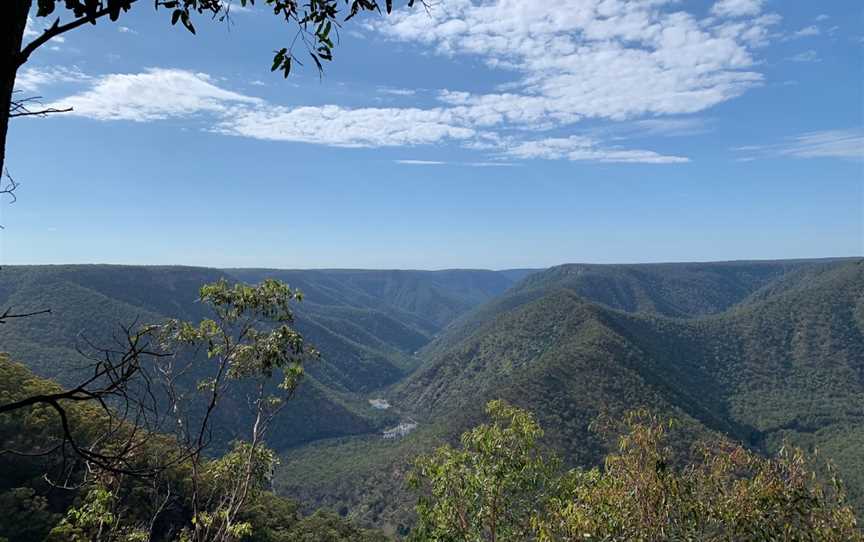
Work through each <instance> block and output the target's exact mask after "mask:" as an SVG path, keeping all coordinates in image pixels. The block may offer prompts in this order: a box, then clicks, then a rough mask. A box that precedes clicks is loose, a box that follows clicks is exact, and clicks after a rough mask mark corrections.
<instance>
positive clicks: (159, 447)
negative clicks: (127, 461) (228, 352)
mask: <svg viewBox="0 0 864 542" xmlns="http://www.w3.org/2000/svg"><path fill="white" fill-rule="evenodd" d="M59 389H60V388H59V386H57V384H56V383H54V382H51V381H50V380H46V379H42V378H39V377H37V376H35V375H34V374H33V373H32V372H31V371H29V370H28V369H27V368H26V367H25V366H24V365H22V364H20V363H16V362H14V361H12V360H10V359H9V358H8V357H7V356H5V355H3V356H0V403H7V402H10V401H14V400H16V399H21V398H23V397H27V396H28V395H32V394H35V393H51V392H54V391H57V390H59ZM66 411H67V415H68V416H69V419H70V422H71V423H72V426H73V427H74V428H75V432H76V434H77V435H84V434H87V433H93V434H99V433H100V432H101V431H102V428H101V427H99V424H100V422H101V419H102V418H101V416H100V412H99V408H98V406H96V405H94V404H86V403H79V404H75V403H69V404H68V405H67V410H66ZM59 435H60V422H59V418H58V417H57V416H56V415H54V413H53V412H52V411H51V410H50V409H47V408H43V407H34V408H30V409H26V410H23V411H17V412H14V413H6V414H0V442H2V443H3V446H4V450H3V451H4V453H2V454H0V515H2V517H3V521H0V540H3V541H6V540H8V541H14V542H42V541H44V540H49V541H51V542H66V541H69V540H91V539H95V538H91V536H92V535H93V532H95V531H93V532H91V531H90V530H89V529H88V527H90V525H89V523H92V522H94V521H95V523H94V525H97V526H99V527H104V528H102V529H101V530H102V531H104V532H103V535H104V536H103V537H99V538H98V540H139V538H133V537H131V536H130V537H129V538H123V537H122V536H120V535H119V534H118V536H117V537H114V538H111V537H109V535H108V533H107V531H108V529H109V527H110V526H111V524H112V521H113V520H112V519H107V518H114V520H117V521H118V523H122V525H124V526H127V527H135V526H138V525H141V524H145V525H146V524H148V523H149V522H150V521H151V515H153V514H154V513H157V510H158V515H155V516H153V518H155V519H153V521H155V523H154V526H153V527H152V530H151V534H152V535H153V538H152V540H153V541H154V542H156V541H163V540H174V539H175V538H174V536H175V535H176V534H177V532H178V531H179V530H180V529H181V528H182V527H184V526H185V525H188V524H189V522H190V513H191V510H190V506H189V494H188V492H189V491H191V489H190V483H189V481H188V480H187V479H186V478H185V477H187V476H188V473H187V470H186V469H185V468H183V467H182V466H180V467H178V468H176V469H174V470H172V472H171V473H170V474H168V473H166V474H165V475H164V476H163V477H162V478H160V479H159V481H160V483H161V484H170V486H171V487H172V489H173V491H172V492H169V493H166V494H165V495H160V497H163V498H164V501H162V500H160V499H149V498H148V497H149V496H150V495H151V493H150V492H152V491H153V489H152V488H151V487H149V485H150V484H152V480H149V479H146V478H145V479H140V480H138V479H135V478H127V479H125V480H123V481H122V482H121V483H120V486H119V487H121V488H122V492H121V493H119V494H118V495H112V496H111V499H110V501H111V503H110V505H109V506H108V507H106V508H104V509H102V508H99V507H95V506H93V505H94V504H95V503H97V502H99V503H100V504H104V503H105V502H106V501H105V499H102V500H101V501H100V500H98V498H97V497H94V495H100V496H107V494H105V493H98V494H97V493H92V492H88V491H87V488H86V487H76V485H75V484H71V485H70V487H67V488H62V487H58V486H59V485H61V484H62V483H63V482H64V481H67V482H68V481H74V480H77V479H78V475H79V472H78V471H80V470H83V469H84V466H83V465H82V464H79V465H76V466H73V467H71V470H70V468H69V467H68V465H67V464H64V461H66V460H68V458H65V459H64V458H63V457H62V456H61V455H60V454H37V455H32V456H25V455H19V454H15V453H9V450H16V451H17V450H40V449H45V448H46V447H47V446H49V444H51V443H52V439H55V438H56V437H58V436H59ZM168 442H169V441H168V440H167V439H166V440H164V441H163V440H160V439H154V440H152V441H150V442H149V443H148V445H147V449H146V452H145V453H146V454H150V455H152V454H158V453H160V452H162V451H165V452H166V453H167V450H168V446H169V443H168ZM59 475H65V478H58V476H59ZM49 480H50V483H49ZM115 501H116V502H115ZM160 506H161V508H160ZM97 511H98V512H99V514H95V512H97ZM88 514H89V515H88ZM85 518H86V520H85ZM240 519H241V520H242V521H244V522H248V523H249V524H250V525H251V531H252V535H251V536H250V537H248V538H245V539H246V540H249V541H250V542H282V541H284V542H288V541H296V540H308V541H309V542H313V541H314V542H338V541H343V540H344V541H346V542H347V541H351V542H355V541H361V542H372V541H383V540H384V537H383V535H381V534H380V533H375V532H372V531H368V530H366V529H362V528H359V527H358V526H356V525H353V524H351V523H349V522H347V521H345V520H343V519H341V518H339V517H338V516H336V515H335V514H333V513H329V512H326V511H319V512H316V513H314V514H311V515H304V514H303V513H301V511H300V507H299V505H298V504H297V503H296V502H294V501H291V500H289V499H285V498H282V497H279V496H276V495H274V494H273V493H270V492H266V491H265V492H261V493H258V494H256V496H255V498H254V499H252V500H251V501H250V502H249V503H248V505H246V506H245V507H244V509H243V511H242V513H241V514H240ZM102 523H105V525H104V526H103V525H102ZM46 537H47V538H46ZM76 537H78V538H76Z"/></svg>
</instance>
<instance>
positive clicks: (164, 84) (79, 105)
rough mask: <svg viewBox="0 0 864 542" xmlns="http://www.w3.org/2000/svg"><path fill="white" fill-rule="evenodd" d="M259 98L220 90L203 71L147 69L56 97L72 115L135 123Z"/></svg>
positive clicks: (257, 101)
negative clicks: (65, 96)
mask: <svg viewBox="0 0 864 542" xmlns="http://www.w3.org/2000/svg"><path fill="white" fill-rule="evenodd" d="M238 103H243V104H261V103H263V102H262V100H260V99H259V98H253V97H250V96H244V95H242V94H238V93H236V92H232V91H229V90H225V89H222V88H220V87H218V86H216V84H215V83H214V82H213V80H212V78H210V77H209V76H208V75H207V74H203V73H194V72H190V71H185V70H175V69H164V68H151V69H148V70H146V71H144V72H143V73H137V74H111V75H105V76H102V77H99V78H96V79H95V81H94V83H93V86H92V88H90V89H89V90H87V91H85V92H82V93H80V94H75V95H72V96H69V97H67V98H64V99H62V100H59V101H58V102H57V104H56V106H64V107H70V106H71V107H72V108H73V112H72V113H70V114H72V115H79V116H84V117H90V118H94V119H98V120H131V121H137V122H143V121H152V120H159V119H166V118H170V117H187V116H190V115H195V114H198V113H203V112H210V113H225V112H227V111H228V109H229V108H230V107H232V105H233V104H238Z"/></svg>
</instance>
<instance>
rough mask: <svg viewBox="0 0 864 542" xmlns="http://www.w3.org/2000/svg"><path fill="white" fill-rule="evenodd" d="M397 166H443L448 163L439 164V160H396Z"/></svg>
mask: <svg viewBox="0 0 864 542" xmlns="http://www.w3.org/2000/svg"><path fill="white" fill-rule="evenodd" d="M394 162H396V163H397V164H402V165H406V166H443V165H446V164H447V162H439V161H438V160H394Z"/></svg>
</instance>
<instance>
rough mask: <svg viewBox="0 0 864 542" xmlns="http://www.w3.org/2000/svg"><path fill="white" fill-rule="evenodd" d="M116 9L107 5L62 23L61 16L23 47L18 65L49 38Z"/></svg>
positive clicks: (90, 21) (131, 2)
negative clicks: (89, 13) (94, 11)
mask: <svg viewBox="0 0 864 542" xmlns="http://www.w3.org/2000/svg"><path fill="white" fill-rule="evenodd" d="M137 1H138V0H129V4H134V3H135V2H137ZM114 9H115V8H113V7H110V8H109V7H105V8H102V9H100V10H99V11H97V12H96V13H94V14H92V15H86V16H84V17H81V18H80V19H75V20H74V21H70V22H68V23H66V24H62V25H61V24H60V18H59V17H58V18H57V20H56V21H54V24H53V25H51V26H50V27H49V28H48V29H47V30H45V31H44V32H42V35H41V36H39V37H38V38H36V39H34V40H33V41H31V42H30V43H28V44H27V46H26V47H24V48H23V49H21V52H19V53H18V58H17V59H16V62H17V65H18V66H19V67H20V66H22V65H23V64H24V63H25V62H27V60H28V59H29V58H30V55H31V54H33V51H35V50H36V49H38V48H39V47H41V46H42V45H45V43H47V42H48V40H50V39H51V38H53V37H55V36H59V35H60V34H63V33H64V32H68V31H70V30H74V29H76V28H78V27H79V26H81V25H83V24H85V23H95V22H96V19H99V18H101V17H104V16H105V15H108V14H109V13H111V11H112V10H114Z"/></svg>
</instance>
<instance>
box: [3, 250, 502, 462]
mask: <svg viewBox="0 0 864 542" xmlns="http://www.w3.org/2000/svg"><path fill="white" fill-rule="evenodd" d="M266 277H273V278H278V279H281V280H284V281H286V282H288V283H289V285H291V286H292V287H295V288H299V289H300V290H301V291H303V292H304V294H305V300H304V302H303V303H300V304H298V305H297V308H296V309H297V326H298V328H299V329H300V330H301V331H302V332H303V333H304V335H305V336H306V338H307V340H308V341H309V342H311V343H312V344H314V345H315V346H316V347H317V348H318V349H319V350H320V351H321V352H322V353H323V355H322V359H321V360H320V361H319V362H315V363H311V364H310V366H309V368H308V374H309V377H308V379H307V382H306V383H305V385H304V386H302V387H301V390H300V392H299V394H298V396H297V398H296V400H295V402H294V404H292V408H290V409H286V411H285V413H284V415H283V416H282V418H281V423H283V424H284V427H286V428H288V427H290V430H287V429H286V430H285V431H274V433H273V438H272V441H273V442H272V443H271V445H274V446H277V447H279V448H284V447H288V446H293V445H297V444H300V443H304V442H308V441H311V440H316V439H319V438H325V437H334V436H339V435H351V434H358V433H360V434H362V433H368V432H370V431H374V430H376V429H377V428H378V427H380V426H382V425H386V424H387V423H389V421H390V418H389V417H388V416H387V413H386V412H385V413H382V412H377V411H373V410H372V409H370V408H369V405H368V404H367V402H366V400H367V399H368V397H367V394H368V393H370V392H371V391H372V390H375V389H378V388H381V387H384V386H387V385H389V384H392V383H394V382H396V381H398V380H399V379H400V378H402V377H404V376H405V375H406V374H408V373H409V372H410V371H411V370H413V368H414V367H415V365H416V363H417V359H416V358H415V356H414V352H415V351H417V350H419V349H421V348H422V347H423V346H424V345H426V344H427V343H428V342H429V341H430V340H431V339H432V338H433V337H434V336H435V335H436V334H437V333H438V332H440V330H441V329H442V328H443V327H444V326H445V325H447V324H448V323H449V322H450V321H451V320H452V319H453V318H455V317H458V316H459V315H461V314H462V313H464V312H466V311H468V310H470V309H471V308H473V307H474V306H476V305H478V304H481V303H483V302H485V301H487V300H489V299H491V298H493V297H495V296H496V295H499V294H501V293H503V292H504V291H505V290H506V289H507V288H508V287H509V286H511V285H512V280H511V279H509V278H508V277H507V276H506V275H503V274H499V273H497V272H494V271H483V270H453V271H365V270H326V271H319V270H313V271H284V270H264V269H260V270H259V269H235V270H218V269H206V268H194V267H174V266H167V267H162V266H152V267H151V266H113V265H60V266H9V267H4V268H3V269H2V270H0V306H2V307H7V306H14V307H15V310H16V311H29V310H38V309H43V308H50V309H51V311H52V312H51V314H50V315H45V316H37V317H32V318H28V319H26V320H21V321H16V322H14V323H10V324H7V325H5V326H0V350H3V351H8V352H9V353H11V354H12V356H13V357H15V358H16V359H20V360H22V361H23V362H25V363H27V364H28V366H29V367H30V368H32V369H33V370H34V371H35V372H36V373H37V374H39V375H40V376H43V377H49V378H53V379H55V380H58V381H59V382H61V383H65V384H71V383H72V382H75V381H76V379H77V378H79V376H80V372H79V371H80V368H81V366H82V365H83V364H84V363H85V361H86V360H84V359H83V358H82V356H81V355H80V354H79V353H78V352H77V350H76V347H78V346H83V345H84V344H85V340H86V341H91V342H93V343H94V344H97V345H105V344H109V343H110V341H111V340H112V336H113V334H114V333H115V332H116V331H118V330H119V327H118V326H119V325H121V324H125V325H129V324H132V323H133V322H136V321H137V322H158V321H161V320H164V319H165V318H168V317H179V318H183V319H189V320H196V319H199V318H201V317H202V316H203V314H202V307H201V306H200V305H199V304H198V303H196V301H195V300H196V299H197V295H198V289H199V287H200V286H201V285H202V284H204V283H206V282H212V281H215V280H218V279H220V278H225V279H227V280H229V281H238V280H239V281H246V282H258V281H260V280H262V279H264V278H266ZM223 425H224V427H223V429H224V431H223V433H224V438H225V439H226V440H227V439H230V438H233V437H234V436H236V433H234V431H235V430H236V428H235V427H233V424H232V423H230V422H226V424H223Z"/></svg>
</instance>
